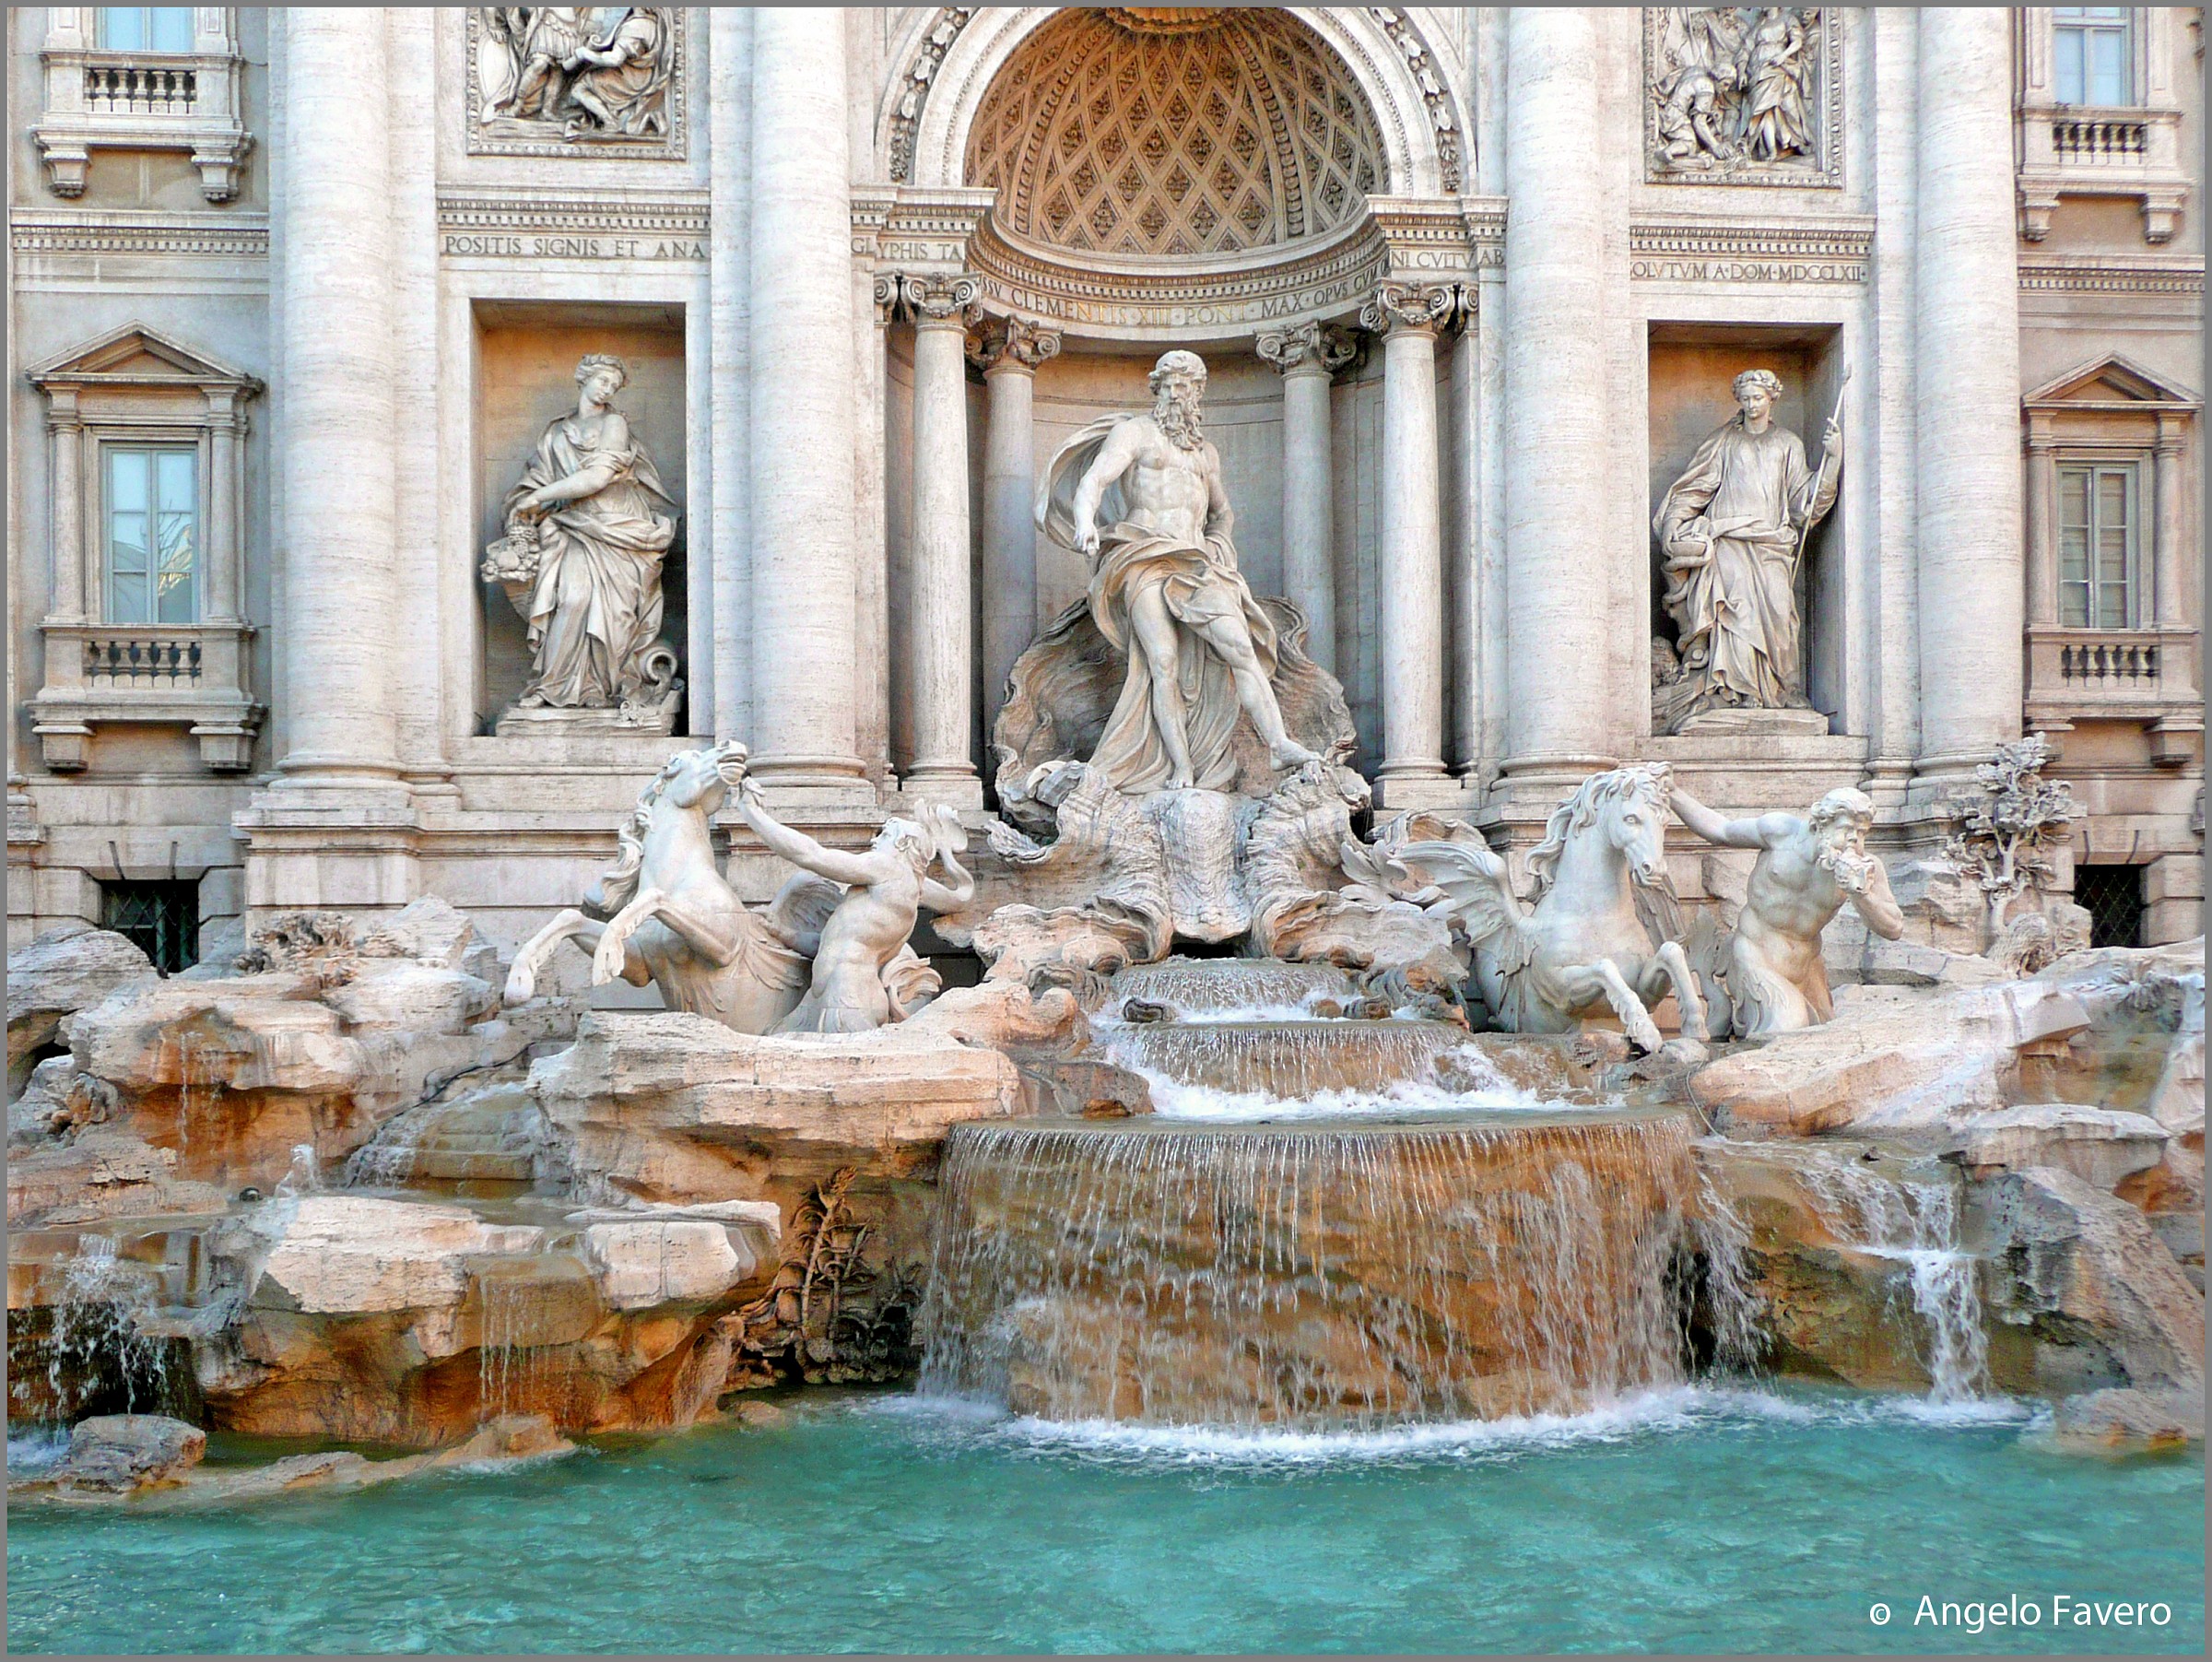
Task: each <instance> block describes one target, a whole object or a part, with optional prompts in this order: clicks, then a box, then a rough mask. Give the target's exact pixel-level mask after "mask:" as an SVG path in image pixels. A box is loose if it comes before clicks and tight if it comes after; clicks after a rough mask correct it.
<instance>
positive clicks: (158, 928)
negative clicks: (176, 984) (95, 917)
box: [100, 878, 200, 975]
mask: <svg viewBox="0 0 2212 1662" xmlns="http://www.w3.org/2000/svg"><path fill="white" fill-rule="evenodd" d="M100 925H101V926H102V927H103V928H108V929H112V930H114V931H115V933H116V934H118V935H120V936H122V937H124V939H126V940H128V941H131V942H132V943H133V944H135V946H136V947H137V949H139V950H140V951H141V952H143V953H145V954H146V955H147V957H148V958H150V959H152V960H153V961H154V968H155V969H157V970H159V971H160V972H161V973H162V974H164V975H174V974H175V973H176V972H178V971H179V970H189V969H190V968H192V966H193V965H194V964H195V963H197V962H199V961H200V886H199V884H198V883H197V882H196V881H194V879H192V878H176V879H173V880H160V881H153V882H131V881H123V882H115V883H102V884H101V885H100Z"/></svg>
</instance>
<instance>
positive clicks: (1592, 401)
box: [1503, 6, 1641, 799]
mask: <svg viewBox="0 0 2212 1662" xmlns="http://www.w3.org/2000/svg"><path fill="white" fill-rule="evenodd" d="M1598 41H1599V27H1598V21H1597V18H1596V16H1595V14H1594V11H1593V9H1592V8H1590V7H1587V6H1514V7H1512V9H1511V10H1510V11H1509V12H1508V13H1507V16H1506V62H1507V67H1506V81H1505V85H1506V99H1507V104H1506V112H1505V127H1506V135H1505V147H1506V153H1505V190H1506V200H1507V209H1506V221H1505V313H1506V314H1505V319H1504V335H1505V408H1504V428H1505V431H1504V435H1503V450H1504V454H1505V567H1506V573H1505V606H1506V650H1507V653H1508V654H1509V655H1508V668H1507V676H1508V679H1509V685H1510V688H1511V696H1510V698H1509V701H1508V711H1509V713H1508V717H1507V746H1508V754H1507V759H1506V761H1505V769H1504V771H1505V772H1506V773H1507V774H1508V775H1509V776H1512V777H1516V778H1518V777H1525V778H1527V780H1528V784H1529V787H1530V790H1531V793H1532V794H1533V795H1535V796H1538V797H1545V796H1551V795H1552V794H1553V793H1554V792H1555V791H1556V788H1557V786H1558V784H1559V782H1560V780H1561V779H1562V778H1564V779H1566V780H1569V781H1571V780H1572V779H1573V778H1574V777H1576V776H1578V775H1580V774H1583V773H1586V772H1592V771H1593V770H1594V769H1598V768H1603V767H1607V766H1610V765H1611V763H1612V760H1613V759H1612V758H1611V757H1610V756H1609V755H1607V754H1606V748H1607V744H1608V739H1609V735H1608V733H1607V729H1606V702H1607V691H1606V678H1607V673H1608V672H1607V667H1606V666H1607V664H1608V662H1609V661H1610V656H1611V641H1610V631H1612V630H1614V629H1616V628H1619V627H1625V626H1628V624H1629V620H1628V619H1627V617H1626V616H1625V614H1624V613H1623V612H1622V611H1621V609H1620V608H1619V607H1618V606H1617V605H1613V604H1608V596H1606V595H1602V594H1599V593H1595V592H1594V590H1593V586H1592V583H1591V574H1592V572H1593V571H1594V570H1595V569H1598V567H1597V566H1596V565H1595V564H1594V562H1595V561H1597V560H1601V559H1602V558H1603V556H1602V554H1601V553H1600V551H1601V550H1603V549H1604V548H1606V546H1607V543H1608V540H1609V539H1608V537H1607V536H1606V512H1605V508H1606V477H1607V475H1608V470H1609V467H1610V463H1611V445H1610V437H1611V435H1610V431H1609V429H1610V425H1611V422H1612V420H1613V416H1612V414H1611V412H1610V411H1609V409H1608V407H1607V403H1606V393H1605V389H1606V350H1605V305H1604V301H1605V294H1604V288H1603V283H1604V274H1605V270H1606V259H1605V252H1606V250H1605V189H1604V171H1603V169H1602V168H1601V166H1600V161H1599V156H1598V147H1597V141H1596V134H1597V132H1598V127H1597V124H1595V123H1594V121H1593V120H1592V118H1591V103H1590V100H1591V74H1592V65H1594V64H1595V63H1596V62H1597V60H1598ZM1601 586H1602V585H1601ZM1612 598H1615V599H1618V597H1612ZM1639 605H1641V603H1639ZM1634 627H1638V628H1641V622H1638V623H1636V624H1635V625H1634ZM1555 799H1556V798H1555Z"/></svg>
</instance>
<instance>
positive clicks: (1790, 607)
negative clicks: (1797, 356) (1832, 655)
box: [1652, 370, 1843, 732]
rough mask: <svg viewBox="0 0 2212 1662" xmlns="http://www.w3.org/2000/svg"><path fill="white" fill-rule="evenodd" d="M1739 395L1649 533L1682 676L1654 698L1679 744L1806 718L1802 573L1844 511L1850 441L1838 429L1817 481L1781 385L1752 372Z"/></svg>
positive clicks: (1829, 436)
mask: <svg viewBox="0 0 2212 1662" xmlns="http://www.w3.org/2000/svg"><path fill="white" fill-rule="evenodd" d="M1781 393H1782V381H1781V378H1780V377H1779V376H1777V375H1775V374H1774V373H1773V371H1771V370H1746V371H1744V372H1743V373H1742V374H1740V375H1738V376H1737V377H1736V378H1735V400H1736V403H1737V405H1738V406H1739V408H1738V410H1737V411H1736V414H1735V416H1734V417H1733V418H1731V419H1730V420H1729V421H1728V422H1727V423H1726V424H1725V425H1724V426H1722V427H1721V428H1719V429H1717V430H1715V431H1714V432H1713V433H1712V435H1711V436H1710V437H1708V438H1707V439H1706V440H1705V442H1703V443H1701V444H1700V445H1699V446H1698V448H1697V452H1696V454H1694V455H1692V456H1691V457H1690V459H1689V466H1688V469H1687V470H1685V471H1684V473H1683V475H1682V477H1680V478H1678V479H1677V480H1676V481H1675V482H1674V484H1673V485H1672V486H1671V487H1670V488H1669V489H1668V490H1667V493H1666V497H1665V501H1662V502H1661V503H1660V505H1659V512H1658V513H1657V515H1656V516H1655V517H1654V518H1653V524H1652V529H1653V532H1654V533H1655V534H1656V535H1657V536H1658V538H1659V547H1660V549H1661V551H1662V553H1663V554H1664V555H1665V572H1666V577H1667V589H1666V594H1665V599H1664V602H1663V604H1664V605H1665V607H1666V610H1667V614H1668V615H1669V616H1670V617H1672V618H1673V619H1674V620H1675V622H1676V624H1677V626H1678V627H1679V629H1680V631H1681V633H1680V636H1679V637H1678V639H1677V645H1676V651H1677V655H1678V658H1679V662H1680V668H1679V670H1678V672H1677V676H1676V678H1675V679H1674V680H1672V681H1671V682H1670V683H1668V684H1667V685H1665V686H1663V687H1661V688H1659V689H1658V690H1657V693H1656V699H1657V710H1658V714H1659V716H1660V718H1661V722H1662V724H1663V725H1664V726H1665V728H1666V730H1668V731H1670V732H1672V731H1677V730H1679V727H1680V724H1681V723H1682V722H1684V721H1686V720H1688V719H1689V718H1691V717H1693V716H1696V715H1700V714H1702V713H1705V712H1707V711H1712V710H1719V709H1731V708H1734V709H1743V708H1751V709H1765V710H1803V709H1806V708H1808V704H1807V701H1806V691H1805V667H1804V661H1803V658H1804V654H1803V650H1802V642H1803V635H1804V620H1803V619H1801V618H1800V617H1799V615H1798V609H1797V567H1798V562H1799V560H1800V559H1801V558H1802V557H1803V554H1804V551H1805V542H1806V536H1809V535H1810V534H1811V532H1812V528H1813V527H1814V526H1815V525H1818V524H1819V523H1820V521H1821V519H1822V518H1823V516H1825V515H1826V514H1827V513H1828V511H1829V509H1830V508H1831V507H1832V506H1834V504H1835V500H1836V484H1837V481H1838V479H1839V477H1841V472H1842V467H1843V433H1842V430H1841V428H1840V427H1839V426H1838V425H1837V423H1836V422H1835V421H1834V420H1833V419H1831V420H1830V422H1829V423H1828V427H1827V430H1826V432H1825V433H1824V435H1823V453H1822V455H1821V458H1820V466H1819V470H1818V472H1816V471H1815V470H1814V469H1813V468H1812V467H1811V466H1809V465H1808V464H1807V463H1806V458H1805V445H1804V443H1803V442H1802V441H1801V440H1799V438H1798V437H1797V435H1796V434H1795V433H1794V432H1792V431H1790V430H1788V429H1787V428H1784V427H1778V426H1776V425H1775V423H1774V401H1775V399H1776V398H1777V397H1779V396H1780V395H1781Z"/></svg>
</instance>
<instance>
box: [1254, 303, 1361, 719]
mask: <svg viewBox="0 0 2212 1662" xmlns="http://www.w3.org/2000/svg"><path fill="white" fill-rule="evenodd" d="M1258 346H1259V353H1260V356H1261V357H1262V358H1265V360H1267V361H1268V362H1269V363H1271V364H1273V365H1274V366H1275V367H1276V369H1277V371H1280V372H1281V374H1282V377H1283V589H1284V592H1285V593H1287V594H1288V595H1289V596H1290V598H1291V599H1292V600H1293V601H1295V602H1296V603H1297V605H1298V607H1300V610H1302V611H1303V612H1304V613H1305V614H1306V624H1307V630H1306V653H1307V655H1308V656H1310V657H1311V658H1312V660H1313V661H1314V662H1315V663H1316V664H1318V665H1320V666H1322V667H1323V668H1324V669H1325V670H1327V671H1328V672H1329V673H1330V674H1332V675H1334V674H1335V672H1336V556H1335V527H1336V494H1335V468H1334V467H1333V466H1331V446H1330V442H1329V385H1330V383H1331V381H1332V380H1333V378H1334V377H1335V373H1336V371H1338V370H1340V369H1342V368H1344V366H1345V365H1346V364H1347V363H1349V362H1351V360H1352V357H1353V354H1354V353H1355V352H1356V350H1357V348H1355V347H1354V346H1353V344H1352V339H1351V336H1348V335H1347V334H1345V332H1344V331H1343V330H1341V329H1333V328H1324V327H1323V326H1322V325H1321V324H1317V323H1309V324H1300V325H1299V326H1298V327H1297V328H1295V329H1285V330H1282V331H1281V332H1279V333H1277V334H1274V335H1263V336H1260V338H1259V342H1258Z"/></svg>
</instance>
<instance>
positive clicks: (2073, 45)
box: [2052, 29, 2084, 104]
mask: <svg viewBox="0 0 2212 1662" xmlns="http://www.w3.org/2000/svg"><path fill="white" fill-rule="evenodd" d="M2081 33H2082V31H2081V30H2080V29H2055V30H2053V35H2052V45H2053V49H2054V50H2053V58H2052V67H2053V80H2054V85H2053V96H2055V97H2056V98H2057V100H2058V101H2059V102H2060V103H2062V104H2078V103H2081V102H2083V101H2084V100H2083V98H2082V79H2083V77H2082V67H2083V65H2082V44H2081Z"/></svg>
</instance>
